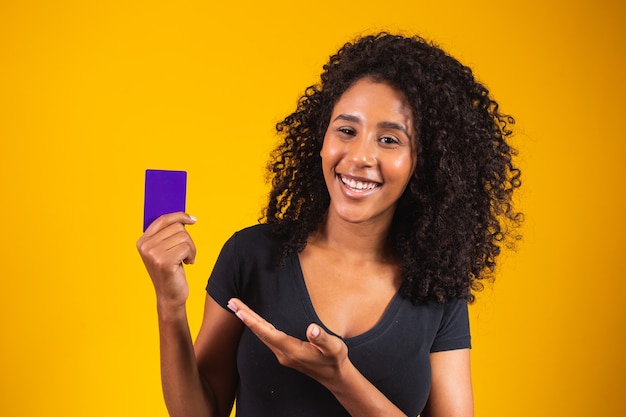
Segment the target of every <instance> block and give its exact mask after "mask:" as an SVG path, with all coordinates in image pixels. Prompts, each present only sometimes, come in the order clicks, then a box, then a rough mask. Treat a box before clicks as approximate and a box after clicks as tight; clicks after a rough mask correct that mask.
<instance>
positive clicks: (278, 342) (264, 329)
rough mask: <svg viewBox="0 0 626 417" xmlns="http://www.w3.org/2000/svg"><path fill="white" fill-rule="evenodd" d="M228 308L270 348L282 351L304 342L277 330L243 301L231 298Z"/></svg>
mask: <svg viewBox="0 0 626 417" xmlns="http://www.w3.org/2000/svg"><path fill="white" fill-rule="evenodd" d="M228 308H229V309H231V310H232V311H233V312H234V313H235V315H236V316H237V317H239V319H240V320H241V321H242V322H243V323H244V324H245V325H246V326H248V328H249V329H250V330H251V331H252V332H253V333H254V334H255V335H257V337H258V338H259V339H260V340H261V341H262V342H263V343H265V344H266V345H267V346H268V347H270V348H277V349H279V350H282V351H284V350H289V349H290V348H293V347H294V345H293V344H294V343H296V344H297V345H298V346H299V345H300V344H302V343H304V342H302V341H301V340H299V339H296V338H295V337H292V336H289V335H288V334H286V333H285V332H282V331H280V330H278V329H277V328H276V327H274V325H273V324H271V323H270V322H268V321H267V320H265V319H264V318H263V317H261V316H259V315H258V314H257V313H256V312H254V311H253V310H252V309H251V308H250V307H248V306H247V305H246V304H245V303H244V302H243V301H241V300H239V299H237V298H232V299H230V300H229V301H228Z"/></svg>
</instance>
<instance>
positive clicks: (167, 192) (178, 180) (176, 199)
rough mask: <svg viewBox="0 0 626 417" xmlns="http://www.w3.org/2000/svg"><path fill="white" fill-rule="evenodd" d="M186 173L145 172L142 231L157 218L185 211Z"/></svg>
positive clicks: (157, 170)
mask: <svg viewBox="0 0 626 417" xmlns="http://www.w3.org/2000/svg"><path fill="white" fill-rule="evenodd" d="M186 194H187V172H186V171H165V170H159V169H147V170H146V187H145V193H144V206H143V231H144V232H145V231H146V229H147V228H148V226H150V223H152V222H153V221H155V220H156V219H157V218H158V217H159V216H161V215H163V214H168V213H174V212H177V211H185V197H186Z"/></svg>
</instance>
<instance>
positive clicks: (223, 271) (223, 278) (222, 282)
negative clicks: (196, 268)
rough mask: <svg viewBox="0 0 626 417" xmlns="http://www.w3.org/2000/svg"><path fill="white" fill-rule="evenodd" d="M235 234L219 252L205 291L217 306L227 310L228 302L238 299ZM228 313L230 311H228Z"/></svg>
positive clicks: (238, 278) (238, 285) (239, 285)
mask: <svg viewBox="0 0 626 417" xmlns="http://www.w3.org/2000/svg"><path fill="white" fill-rule="evenodd" d="M236 240H237V234H236V233H235V234H234V235H232V236H231V237H230V239H228V240H227V241H226V243H225V244H224V246H223V247H222V250H221V251H220V254H219V256H218V257H217V261H216V262H215V265H214V266H213V271H212V272H211V275H210V277H209V282H208V283H207V286H206V290H207V292H208V294H209V295H210V296H211V298H213V299H214V300H215V301H216V302H217V303H218V304H219V305H221V306H222V307H224V308H225V309H226V308H227V304H228V300H230V299H231V298H233V297H240V288H241V284H240V282H239V281H240V273H239V266H238V262H237V254H236ZM229 311H230V310H229Z"/></svg>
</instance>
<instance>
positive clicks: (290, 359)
mask: <svg viewBox="0 0 626 417" xmlns="http://www.w3.org/2000/svg"><path fill="white" fill-rule="evenodd" d="M228 306H229V308H230V309H231V310H233V311H234V312H235V314H236V315H237V317H239V318H240V319H241V321H243V323H244V324H245V325H246V326H248V327H249V328H250V330H251V331H252V332H253V333H255V334H256V335H257V336H258V337H259V339H260V340H261V341H262V342H263V343H265V344H266V345H267V346H268V347H269V348H270V349H271V350H272V352H274V354H275V355H276V357H277V359H278V362H279V363H280V364H281V365H283V366H287V367H290V368H293V369H295V370H297V371H299V372H302V373H303V374H305V375H308V376H310V377H311V378H313V379H315V380H317V381H318V382H319V383H321V384H322V385H324V386H325V387H326V388H328V390H329V391H331V392H332V393H333V395H334V396H335V397H336V398H337V400H338V401H339V402H340V403H341V405H343V407H344V408H345V409H346V410H347V411H348V413H350V415H352V416H358V417H374V416H376V417H378V416H380V417H395V416H398V417H399V416H404V417H406V415H405V414H404V413H402V411H401V410H400V409H398V407H396V406H395V405H394V404H393V403H392V402H391V401H389V399H387V397H385V395H383V394H382V393H381V392H380V391H379V390H378V389H377V388H376V387H375V386H374V385H372V383H371V382H369V381H368V380H367V379H366V378H365V377H364V376H363V375H362V374H361V373H360V372H359V370H358V369H356V367H354V365H353V364H352V362H351V361H350V359H349V358H348V348H347V346H346V345H345V343H344V342H343V341H342V340H341V339H339V338H338V337H335V336H332V335H329V334H328V333H326V332H325V331H324V330H322V328H321V327H320V326H318V325H315V324H312V325H310V326H309V327H308V329H307V331H306V335H307V338H308V342H303V341H301V340H299V339H296V338H294V337H291V336H288V335H286V334H285V333H283V332H281V331H280V330H277V329H276V328H275V327H274V326H273V325H272V324H270V323H268V322H267V321H265V320H264V319H263V318H261V317H260V316H259V315H258V314H256V313H255V312H254V311H252V310H251V309H250V308H249V307H247V306H246V305H245V304H244V303H242V302H241V301H240V300H238V299H232V300H231V301H230V302H229V304H228Z"/></svg>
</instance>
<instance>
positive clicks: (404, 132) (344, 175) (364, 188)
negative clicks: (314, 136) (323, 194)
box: [321, 78, 417, 224]
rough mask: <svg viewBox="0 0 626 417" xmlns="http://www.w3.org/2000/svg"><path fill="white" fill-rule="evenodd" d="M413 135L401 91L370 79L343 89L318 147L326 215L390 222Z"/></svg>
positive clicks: (411, 160) (406, 175)
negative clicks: (327, 204) (327, 201)
mask: <svg viewBox="0 0 626 417" xmlns="http://www.w3.org/2000/svg"><path fill="white" fill-rule="evenodd" d="M415 135H416V134H415V132H414V129H413V114H412V111H411V108H410V107H409V105H408V103H407V101H406V98H405V96H404V94H403V93H402V92H400V91H397V90H395V89H393V88H392V87H390V86H389V85H388V84H386V83H384V82H376V81H373V80H372V79H371V78H363V79H361V80H359V81H357V82H356V83H354V84H353V85H352V86H351V87H350V88H349V89H348V90H346V92H345V93H344V94H343V95H342V96H341V97H340V99H339V101H337V104H335V107H334V109H333V112H332V115H331V118H330V124H329V126H328V130H327V131H326V134H325V136H324V143H323V145H322V151H321V157H322V169H323V171H324V179H325V181H326V186H327V187H328V192H329V193H330V207H329V213H328V215H329V219H330V218H334V217H333V216H338V218H340V219H342V220H344V221H347V222H350V223H362V222H383V223H382V224H389V222H391V219H392V218H393V213H394V211H395V208H396V205H397V202H398V199H399V198H400V196H401V195H402V193H403V192H404V190H405V188H406V186H407V184H408V183H409V179H410V178H411V175H412V174H413V170H414V169H415V164H416V160H417V157H416V154H415V144H414V140H415ZM384 222H387V223H384Z"/></svg>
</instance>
